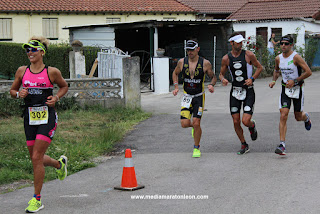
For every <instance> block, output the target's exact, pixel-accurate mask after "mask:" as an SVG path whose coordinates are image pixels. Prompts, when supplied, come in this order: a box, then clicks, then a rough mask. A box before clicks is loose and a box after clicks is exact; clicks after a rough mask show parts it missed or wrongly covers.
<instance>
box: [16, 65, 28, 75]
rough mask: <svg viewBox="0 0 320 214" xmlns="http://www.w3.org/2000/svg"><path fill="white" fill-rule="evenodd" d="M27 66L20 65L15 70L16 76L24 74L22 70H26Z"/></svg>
mask: <svg viewBox="0 0 320 214" xmlns="http://www.w3.org/2000/svg"><path fill="white" fill-rule="evenodd" d="M26 69H27V66H25V65H24V66H20V67H19V68H18V69H17V71H16V76H19V77H22V76H23V75H24V72H25V71H26Z"/></svg>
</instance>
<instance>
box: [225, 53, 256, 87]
mask: <svg viewBox="0 0 320 214" xmlns="http://www.w3.org/2000/svg"><path fill="white" fill-rule="evenodd" d="M228 57H229V66H228V69H229V72H230V74H231V77H232V86H237V87H247V86H245V85H244V83H245V80H246V79H249V78H250V77H252V65H250V64H249V63H247V61H246V51H245V50H241V53H240V55H239V56H238V57H234V56H232V54H231V52H230V53H228Z"/></svg>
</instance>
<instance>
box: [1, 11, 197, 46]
mask: <svg viewBox="0 0 320 214" xmlns="http://www.w3.org/2000/svg"><path fill="white" fill-rule="evenodd" d="M0 18H11V19H12V36H13V38H12V42H17V43H23V42H26V41H27V40H28V39H29V38H30V37H32V36H33V35H42V34H43V33H42V18H58V29H59V32H58V34H59V38H58V40H54V41H51V42H52V43H61V42H65V43H68V42H69V30H62V28H63V27H65V26H73V25H86V24H104V23H107V22H106V19H107V18H120V20H121V22H130V21H141V20H150V19H153V20H167V19H174V20H194V19H195V15H193V14H166V13H163V14H160V13H159V14H155V15H154V14H122V15H121V14H118V15H117V14H113V15H111V14H110V15H108V14H97V15H93V14H88V15H85V14H79V15H76V14H54V13H50V14H45V13H43V14H31V15H30V14H16V13H9V14H7V13H0Z"/></svg>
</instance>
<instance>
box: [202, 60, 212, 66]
mask: <svg viewBox="0 0 320 214" xmlns="http://www.w3.org/2000/svg"><path fill="white" fill-rule="evenodd" d="M203 64H204V66H210V65H211V62H210V61H209V60H207V59H203Z"/></svg>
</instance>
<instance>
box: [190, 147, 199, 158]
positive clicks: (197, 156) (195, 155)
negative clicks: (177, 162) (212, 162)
mask: <svg viewBox="0 0 320 214" xmlns="http://www.w3.org/2000/svg"><path fill="white" fill-rule="evenodd" d="M192 157H193V158H200V157H201V152H200V149H196V148H194V149H193V155H192Z"/></svg>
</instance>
